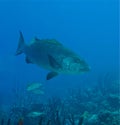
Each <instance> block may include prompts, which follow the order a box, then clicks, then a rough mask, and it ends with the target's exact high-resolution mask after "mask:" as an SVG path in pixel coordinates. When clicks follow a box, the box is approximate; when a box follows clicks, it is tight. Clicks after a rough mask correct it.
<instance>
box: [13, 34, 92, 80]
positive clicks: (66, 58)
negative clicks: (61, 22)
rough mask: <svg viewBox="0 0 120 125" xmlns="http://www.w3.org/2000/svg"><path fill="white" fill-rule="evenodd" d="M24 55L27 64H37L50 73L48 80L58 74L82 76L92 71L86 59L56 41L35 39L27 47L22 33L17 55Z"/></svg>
mask: <svg viewBox="0 0 120 125" xmlns="http://www.w3.org/2000/svg"><path fill="white" fill-rule="evenodd" d="M22 53H24V54H25V55H26V59H25V60H26V63H28V64H30V63H31V64H36V65H38V66H40V67H43V68H44V69H47V70H49V71H50V72H49V73H48V74H47V76H46V79H47V80H49V79H51V78H53V77H55V76H57V75H58V74H81V73H83V72H88V71H89V70H90V67H89V66H88V64H87V63H86V61H85V60H84V59H82V58H81V57H80V56H79V55H77V54H76V53H74V52H73V51H72V50H70V49H68V48H66V47H64V46H63V45H62V44H61V43H60V42H58V41H57V40H55V39H38V38H34V39H33V40H32V42H31V43H30V44H29V45H27V44H26V43H25V41H24V37H23V35H22V32H20V37H19V43H18V48H17V50H16V53H15V55H19V54H22Z"/></svg>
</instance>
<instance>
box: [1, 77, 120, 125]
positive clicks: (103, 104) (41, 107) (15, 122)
mask: <svg viewBox="0 0 120 125" xmlns="http://www.w3.org/2000/svg"><path fill="white" fill-rule="evenodd" d="M102 79H103V81H102V80H101V79H99V81H98V83H99V84H96V85H95V86H94V87H93V86H91V87H89V88H84V89H82V90H81V89H76V90H74V89H73V90H70V91H69V92H68V95H67V96H66V97H64V98H59V97H53V98H51V99H49V100H48V101H47V102H46V103H43V104H42V103H41V102H39V101H38V100H36V101H35V100H34V99H33V98H34V96H29V95H27V94H26V100H24V101H22V104H19V103H20V102H19V101H18V100H17V102H16V103H15V104H14V105H12V107H11V108H10V111H8V112H4V111H2V110H1V111H0V124H1V125H118V124H120V112H119V108H120V97H119V94H120V93H119V90H118V89H119V83H118V81H119V80H113V79H111V77H108V75H107V76H105V77H104V78H102ZM17 98H18V96H17ZM20 99H21V98H20ZM26 102H27V103H26ZM28 114H29V115H28Z"/></svg>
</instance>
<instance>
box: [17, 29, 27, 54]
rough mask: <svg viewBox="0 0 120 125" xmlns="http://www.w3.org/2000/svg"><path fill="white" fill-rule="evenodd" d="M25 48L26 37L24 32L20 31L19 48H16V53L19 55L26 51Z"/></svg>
mask: <svg viewBox="0 0 120 125" xmlns="http://www.w3.org/2000/svg"><path fill="white" fill-rule="evenodd" d="M24 48H25V42H24V38H23V35H22V32H21V31H20V37H19V43H18V48H17V50H16V53H15V55H16V56H17V55H19V54H22V53H23V52H24Z"/></svg>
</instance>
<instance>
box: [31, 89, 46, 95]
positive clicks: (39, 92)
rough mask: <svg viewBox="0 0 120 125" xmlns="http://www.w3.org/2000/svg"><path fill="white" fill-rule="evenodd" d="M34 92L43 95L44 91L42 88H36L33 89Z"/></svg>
mask: <svg viewBox="0 0 120 125" xmlns="http://www.w3.org/2000/svg"><path fill="white" fill-rule="evenodd" d="M32 93H34V94H37V95H43V94H44V91H42V90H40V89H35V90H34V91H32Z"/></svg>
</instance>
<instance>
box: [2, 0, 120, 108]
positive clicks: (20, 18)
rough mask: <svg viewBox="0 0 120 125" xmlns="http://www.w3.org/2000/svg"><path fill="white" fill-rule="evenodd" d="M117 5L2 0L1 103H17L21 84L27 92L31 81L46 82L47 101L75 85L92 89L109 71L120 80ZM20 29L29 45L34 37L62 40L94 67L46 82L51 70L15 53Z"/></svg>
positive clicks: (100, 0) (105, 0) (89, 0)
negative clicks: (16, 96) (17, 93)
mask: <svg viewBox="0 0 120 125" xmlns="http://www.w3.org/2000/svg"><path fill="white" fill-rule="evenodd" d="M118 4H119V3H118V0H69V1H68V0H16V1H15V0H1V1H0V43H1V44H0V45H1V49H0V106H1V107H4V106H6V105H7V106H8V105H12V103H13V101H14V100H15V97H14V91H16V88H17V89H18V90H19V89H20V91H21V93H24V88H25V86H26V85H27V84H28V83H32V82H40V83H42V84H43V87H44V91H45V92H44V95H41V96H40V97H39V98H40V102H41V103H42V102H45V101H46V100H47V99H49V98H52V97H53V96H60V97H65V96H66V95H67V94H66V93H67V92H68V91H69V90H71V89H75V90H76V89H78V88H80V89H81V88H84V87H85V88H89V87H91V88H92V86H93V85H96V84H97V82H98V78H99V77H100V76H101V77H102V76H105V75H106V74H110V76H111V74H112V77H113V79H112V81H115V80H118V79H119V70H120V68H119V16H118V15H119V11H118V9H119V7H118ZM19 31H22V33H23V36H24V39H25V41H26V43H29V42H30V40H31V39H33V38H34V37H38V38H40V39H45V38H48V39H51V38H54V39H57V40H58V41H60V42H61V43H62V44H63V45H64V46H66V47H68V48H70V49H71V50H73V51H75V52H76V53H77V54H79V55H80V56H81V57H83V58H84V59H85V60H86V62H87V63H88V64H89V66H90V67H91V70H90V71H89V72H88V73H84V74H82V75H79V74H78V75H62V74H61V75H58V76H57V77H55V78H53V79H51V80H50V81H46V80H45V78H46V74H47V73H48V71H47V70H45V69H43V68H40V67H37V66H36V65H33V64H26V62H25V56H24V54H22V55H20V56H17V57H16V56H14V54H15V51H16V48H17V45H18V38H19ZM118 81H119V80H118ZM108 86H109V85H108ZM18 90H17V91H18ZM22 98H25V95H24V96H23V97H22ZM3 105H4V106H3ZM0 109H1V110H2V108H0Z"/></svg>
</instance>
